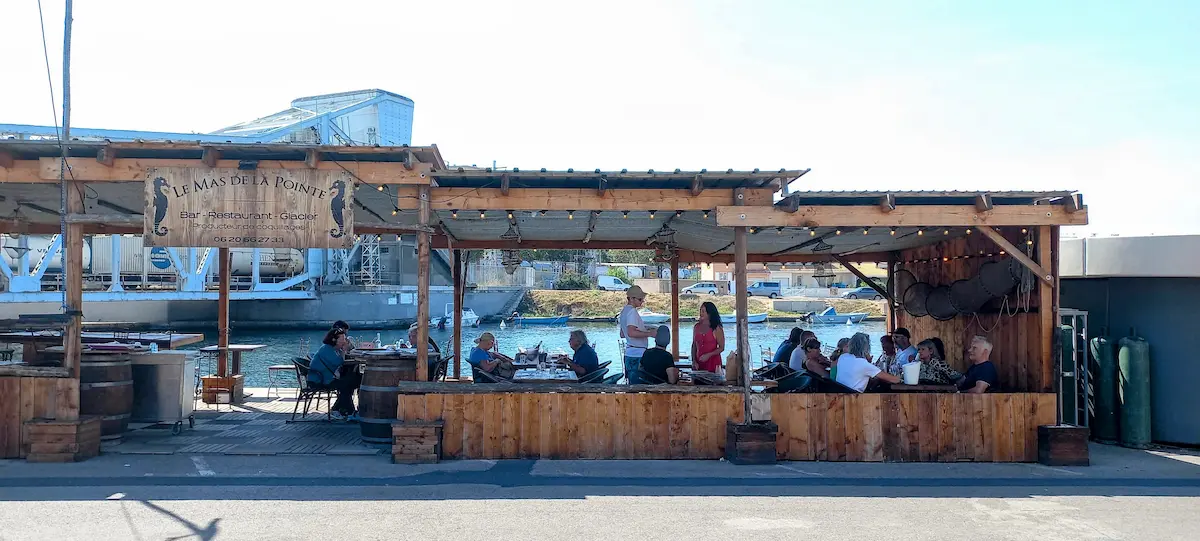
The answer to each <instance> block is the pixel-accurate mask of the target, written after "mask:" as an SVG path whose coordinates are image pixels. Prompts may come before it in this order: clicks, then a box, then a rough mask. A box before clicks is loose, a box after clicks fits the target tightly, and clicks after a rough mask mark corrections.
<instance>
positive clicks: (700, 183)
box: [677, 175, 704, 356]
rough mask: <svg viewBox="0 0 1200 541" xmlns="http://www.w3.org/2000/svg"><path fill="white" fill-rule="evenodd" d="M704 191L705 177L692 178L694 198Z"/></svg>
mask: <svg viewBox="0 0 1200 541" xmlns="http://www.w3.org/2000/svg"><path fill="white" fill-rule="evenodd" d="M703 191H704V177H702V176H700V175H696V176H694V177H692V197H696V196H697V195H700V192H703ZM677 356H678V355H677Z"/></svg>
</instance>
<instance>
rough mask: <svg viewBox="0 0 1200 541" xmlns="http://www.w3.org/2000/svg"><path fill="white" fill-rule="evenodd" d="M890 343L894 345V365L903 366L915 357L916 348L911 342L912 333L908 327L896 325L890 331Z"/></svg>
mask: <svg viewBox="0 0 1200 541" xmlns="http://www.w3.org/2000/svg"><path fill="white" fill-rule="evenodd" d="M892 343H893V344H895V346H896V366H898V367H900V368H904V365H906V364H908V363H911V362H913V360H915V359H916V358H917V348H916V347H915V346H913V344H912V334H910V333H909V332H908V329H905V328H904V327H897V328H896V330H894V331H892Z"/></svg>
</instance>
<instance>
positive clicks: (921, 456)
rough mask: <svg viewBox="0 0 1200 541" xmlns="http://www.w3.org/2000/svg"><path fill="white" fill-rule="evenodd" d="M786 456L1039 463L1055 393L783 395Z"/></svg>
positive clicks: (777, 405)
mask: <svg viewBox="0 0 1200 541" xmlns="http://www.w3.org/2000/svg"><path fill="white" fill-rule="evenodd" d="M771 418H772V420H774V421H775V423H776V424H778V425H779V436H778V439H777V440H776V447H775V449H776V452H777V453H778V456H779V458H780V460H825V461H831V462H840V461H851V462H957V461H974V462H1035V461H1037V427H1038V425H1045V424H1054V422H1055V419H1056V413H1055V396H1054V395H1053V394H1050V393H1036V394H1035V393H996V394H935V393H930V394H915V393H914V394H857V395H852V394H777V395H773V396H772V397H771Z"/></svg>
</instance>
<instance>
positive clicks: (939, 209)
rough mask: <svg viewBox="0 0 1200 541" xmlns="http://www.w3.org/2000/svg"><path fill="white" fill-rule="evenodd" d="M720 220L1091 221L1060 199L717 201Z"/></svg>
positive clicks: (752, 223)
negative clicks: (999, 202)
mask: <svg viewBox="0 0 1200 541" xmlns="http://www.w3.org/2000/svg"><path fill="white" fill-rule="evenodd" d="M717 225H721V226H727V227H732V226H742V225H744V226H748V227H835V226H838V227H853V226H860V227H876V226H884V227H887V226H897V227H901V226H908V227H922V226H924V227H935V226H936V227H955V226H957V227H964V226H967V227H978V226H982V225H991V226H1034V225H1087V212H1086V211H1080V212H1075V213H1068V212H1067V211H1066V209H1065V208H1063V206H1062V205H1005V206H1000V207H996V208H995V209H993V210H991V211H988V212H978V211H976V210H975V207H973V206H970V205H905V206H903V207H898V208H897V209H896V210H894V211H892V212H883V211H882V210H881V209H880V208H879V207H877V206H837V205H828V206H807V207H801V208H800V210H798V211H797V212H796V213H795V214H791V213H788V212H784V211H782V210H776V209H775V208H774V207H770V206H759V207H732V206H722V207H717Z"/></svg>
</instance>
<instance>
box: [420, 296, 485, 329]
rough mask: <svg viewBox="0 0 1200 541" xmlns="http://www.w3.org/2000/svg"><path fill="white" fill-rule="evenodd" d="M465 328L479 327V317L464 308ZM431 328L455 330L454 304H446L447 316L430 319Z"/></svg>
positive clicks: (472, 311)
mask: <svg viewBox="0 0 1200 541" xmlns="http://www.w3.org/2000/svg"><path fill="white" fill-rule="evenodd" d="M462 324H463V327H478V326H479V316H478V315H476V314H475V311H474V310H472V309H470V308H466V307H463V314H462ZM429 326H430V327H433V328H436V329H453V328H454V303H450V302H448V303H446V315H444V316H439V317H433V318H429Z"/></svg>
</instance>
